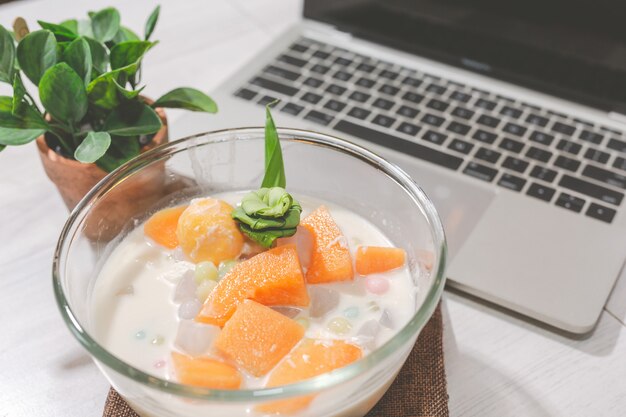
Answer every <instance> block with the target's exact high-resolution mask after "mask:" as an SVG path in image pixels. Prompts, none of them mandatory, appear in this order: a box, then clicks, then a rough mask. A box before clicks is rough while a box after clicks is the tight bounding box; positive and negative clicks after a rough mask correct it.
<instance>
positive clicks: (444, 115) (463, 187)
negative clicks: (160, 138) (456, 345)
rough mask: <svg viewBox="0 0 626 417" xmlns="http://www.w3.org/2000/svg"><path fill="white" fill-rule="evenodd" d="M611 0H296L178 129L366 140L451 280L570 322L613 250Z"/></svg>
mask: <svg viewBox="0 0 626 417" xmlns="http://www.w3.org/2000/svg"><path fill="white" fill-rule="evenodd" d="M619 8H620V4H619V2H618V1H617V0H614V1H611V0H607V1H602V2H593V3H592V2H585V1H578V2H571V1H566V0H550V1H538V0H533V1H525V2H512V1H511V2H503V1H501V0H368V1H361V0H344V1H338V0H315V1H313V0H305V1H304V19H303V20H302V21H301V22H300V23H298V24H297V25H296V26H294V27H292V28H291V29H289V30H288V31H287V32H286V33H283V34H282V35H281V36H279V37H278V38H277V39H276V40H275V41H274V42H273V43H272V44H271V45H270V46H268V47H267V48H265V49H264V50H262V51H259V53H258V55H257V56H256V57H255V58H254V59H252V60H251V61H250V62H249V63H247V64H246V65H245V66H244V67H243V68H241V69H240V70H239V71H238V72H236V73H235V74H233V75H232V77H230V79H228V80H227V81H226V82H224V83H223V84H222V85H221V86H220V87H219V88H218V89H217V91H214V92H213V93H212V95H213V97H214V98H215V99H216V101H217V102H218V103H219V106H220V112H219V114H218V115H217V116H206V115H202V114H192V115H186V116H184V117H183V119H182V120H180V121H179V123H178V124H177V126H178V133H177V134H193V133H197V132H199V131H207V130H215V129H218V128H227V127H240V126H257V125H261V124H262V120H263V117H264V116H263V112H262V108H263V107H262V106H264V105H265V104H267V103H269V102H271V101H273V100H275V99H280V103H279V104H278V105H277V106H276V108H275V110H274V112H273V113H274V115H275V118H276V120H277V124H278V125H279V126H282V127H296V128H303V129H310V130H315V131H320V132H324V133H327V134H330V135H334V136H337V137H341V138H344V139H347V140H350V141H353V142H355V143H357V144H359V145H362V146H364V147H365V148H368V149H370V150H372V151H374V152H376V153H379V154H380V155H382V156H384V157H385V158H387V159H388V160H390V161H392V162H394V163H396V164H398V165H399V166H400V167H401V168H403V169H404V170H405V171H407V172H408V173H409V174H410V175H411V176H412V177H413V178H414V180H415V181H416V182H417V184H418V185H420V186H421V187H422V188H423V189H424V190H425V192H426V193H427V195H428V196H429V197H430V198H431V199H432V200H433V202H434V203H435V205H436V207H437V209H438V211H439V213H440V215H441V218H442V221H443V223H444V226H445V229H446V234H447V238H448V245H449V252H450V257H449V260H450V261H449V264H448V270H447V271H448V278H449V285H450V286H453V287H455V288H457V289H460V290H461V291H463V292H466V293H469V294H472V295H474V296H478V297H480V298H482V299H485V300H487V301H490V302H492V303H496V304H498V305H500V306H503V307H505V308H507V309H510V310H512V311H515V312H518V313H521V314H523V315H525V316H528V317H530V318H533V319H536V320H539V321H541V322H544V323H546V324H548V325H551V326H554V327H556V328H559V329H562V330H565V331H567V332H571V333H577V334H582V333H587V332H589V331H591V330H592V329H593V328H594V325H595V323H596V322H597V320H598V318H599V316H600V313H601V311H602V308H603V306H604V304H605V302H606V300H607V297H608V296H609V293H610V292H611V289H612V287H613V285H614V284H615V281H616V279H617V277H618V275H619V273H620V270H621V268H622V266H623V264H624V260H625V258H626V209H625V206H626V204H625V203H624V201H623V200H624V193H625V190H626V115H625V114H626V26H625V25H624V24H623V22H622V21H621V18H620V16H621V15H620V14H619V13H615V10H618V9H619Z"/></svg>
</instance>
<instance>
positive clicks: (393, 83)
mask: <svg viewBox="0 0 626 417" xmlns="http://www.w3.org/2000/svg"><path fill="white" fill-rule="evenodd" d="M234 94H235V96H237V97H240V98H241V99H244V100H247V101H251V102H255V103H258V104H260V105H265V104H267V103H269V102H271V101H273V100H275V99H280V100H281V102H280V104H279V105H278V106H277V108H278V109H279V110H280V111H283V112H285V113H288V114H291V115H293V116H297V117H300V118H303V119H305V120H309V121H311V122H314V123H316V124H319V125H322V126H325V127H328V128H332V129H334V130H336V131H339V132H343V133H346V134H350V135H353V136H356V137H359V138H361V139H364V140H367V141H370V142H372V143H375V144H378V145H381V146H383V147H387V148H391V149H394V150H396V151H400V152H402V153H405V154H407V155H411V156H413V157H415V158H418V159H421V160H424V161H427V162H429V163H432V164H435V165H439V166H441V167H444V168H447V169H450V170H453V171H457V172H459V173H462V174H463V175H466V176H469V177H472V178H474V179H476V180H478V181H484V182H488V183H493V184H494V186H497V187H503V188H506V189H508V190H512V191H514V192H519V193H523V194H525V195H527V196H529V197H530V198H536V199H539V200H542V201H544V202H546V203H550V204H554V205H556V206H558V207H561V208H563V209H565V210H569V211H572V212H576V213H580V214H581V215H583V214H584V215H586V216H588V217H591V218H594V219H597V220H600V221H603V222H606V223H611V222H612V221H613V218H614V216H615V214H616V209H617V208H618V207H619V206H620V205H621V204H622V200H623V199H624V190H626V138H625V137H624V135H623V132H620V131H617V130H614V129H611V128H608V127H605V126H600V125H598V124H595V123H592V122H589V121H586V120H581V119H577V118H573V117H571V116H568V115H566V114H562V113H559V112H554V111H551V110H549V109H545V108H540V107H537V106H534V105H531V104H528V103H523V102H520V101H518V100H514V99H512V98H509V97H505V96H502V95H497V94H494V93H490V92H488V91H485V90H481V89H478V88H474V87H472V86H469V85H464V84H461V83H457V82H454V81H452V80H446V79H443V78H440V77H437V76H435V75H432V74H427V73H424V72H420V71H416V70H413V69H409V68H405V67H401V66H399V65H395V64H392V63H389V62H384V61H381V60H377V59H374V58H372V57H367V56H363V55H358V54H354V53H352V52H350V51H347V50H345V49H341V48H337V47H334V46H331V45H327V44H323V43H320V42H317V41H314V40H311V39H306V38H302V39H300V40H298V41H297V42H295V43H294V44H292V45H291V46H290V47H289V48H288V49H287V50H286V51H285V52H284V53H282V54H280V55H279V56H278V57H277V58H276V59H275V60H274V62H273V63H272V64H270V65H268V66H267V67H265V68H264V69H263V70H262V71H261V72H260V73H259V74H257V75H256V76H255V77H253V78H252V79H251V80H250V81H249V82H248V83H247V85H245V86H243V87H242V88H240V89H239V90H237V91H236V92H235V93H234Z"/></svg>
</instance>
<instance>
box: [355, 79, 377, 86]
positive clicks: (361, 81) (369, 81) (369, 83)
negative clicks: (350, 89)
mask: <svg viewBox="0 0 626 417" xmlns="http://www.w3.org/2000/svg"><path fill="white" fill-rule="evenodd" d="M374 84H376V81H374V80H372V79H369V78H365V77H361V78H359V79H358V80H356V85H358V86H361V87H364V88H371V87H372V86H373V85H374Z"/></svg>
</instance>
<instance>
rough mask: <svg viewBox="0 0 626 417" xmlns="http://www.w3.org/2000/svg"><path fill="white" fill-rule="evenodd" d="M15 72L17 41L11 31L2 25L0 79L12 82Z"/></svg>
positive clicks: (0, 34) (0, 29) (0, 31)
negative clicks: (15, 41)
mask: <svg viewBox="0 0 626 417" xmlns="http://www.w3.org/2000/svg"><path fill="white" fill-rule="evenodd" d="M14 73H15V43H14V39H13V35H11V32H9V31H8V30H6V29H5V28H4V27H3V26H2V25H0V81H2V82H5V83H9V84H11V83H12V82H13V74H14Z"/></svg>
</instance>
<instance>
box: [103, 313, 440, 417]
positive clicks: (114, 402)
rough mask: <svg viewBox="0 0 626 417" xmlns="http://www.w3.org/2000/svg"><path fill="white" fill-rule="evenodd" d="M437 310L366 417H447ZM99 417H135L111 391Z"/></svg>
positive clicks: (124, 403) (114, 392)
mask: <svg viewBox="0 0 626 417" xmlns="http://www.w3.org/2000/svg"><path fill="white" fill-rule="evenodd" d="M442 336H443V321H442V318H441V306H439V307H437V309H436V310H435V313H434V314H433V317H432V318H431V319H430V321H429V322H428V323H427V324H426V326H425V327H424V329H423V330H422V332H421V333H420V336H419V337H418V339H417V342H416V343H415V347H414V348H413V351H412V352H411V354H410V355H409V358H408V359H407V361H406V363H405V364H404V367H403V368H402V370H401V371H400V374H398V378H396V380H395V382H394V383H393V385H391V388H389V391H387V393H386V394H385V395H384V396H383V398H382V399H381V400H380V401H379V402H378V404H376V406H375V407H374V408H373V409H372V410H371V411H370V412H369V413H367V416H366V417H448V390H447V388H446V373H445V369H444V363H443V341H442ZM103 417H139V416H138V415H137V414H136V413H135V412H134V411H133V410H132V409H131V408H130V407H129V406H128V404H126V402H125V401H124V400H123V399H122V397H120V395H119V394H118V393H117V392H116V391H115V390H114V389H113V388H111V390H110V391H109V396H108V398H107V400H106V404H105V406H104V413H103Z"/></svg>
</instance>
